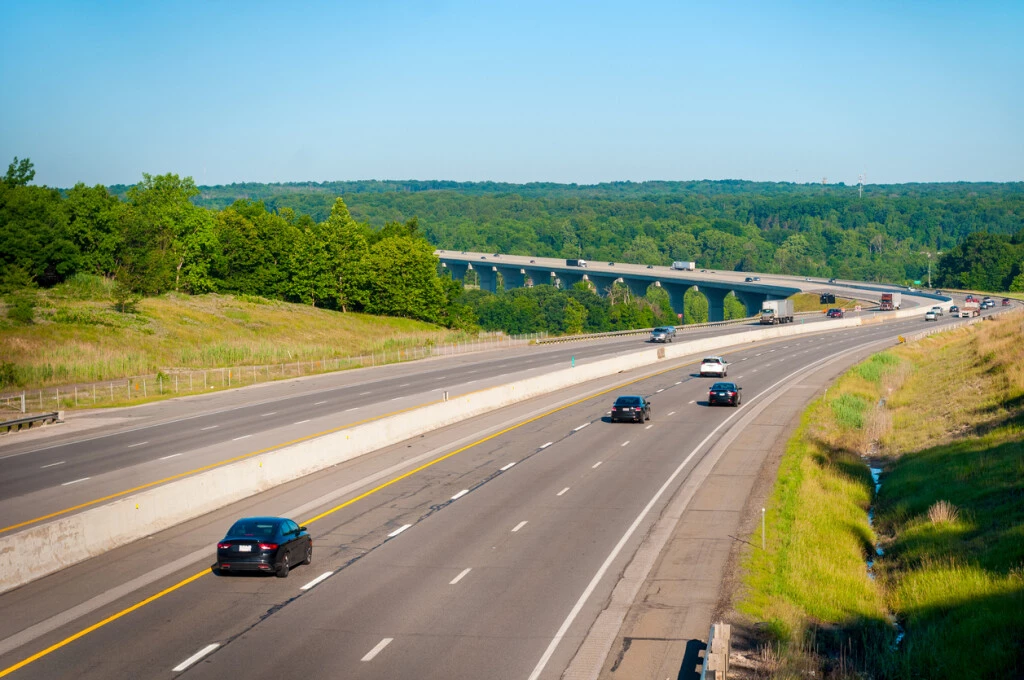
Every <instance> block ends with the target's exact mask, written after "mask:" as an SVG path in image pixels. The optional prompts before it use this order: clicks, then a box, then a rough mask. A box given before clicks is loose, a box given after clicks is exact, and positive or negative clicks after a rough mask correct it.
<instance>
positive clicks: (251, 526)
mask: <svg viewBox="0 0 1024 680" xmlns="http://www.w3.org/2000/svg"><path fill="white" fill-rule="evenodd" d="M276 531H277V524H276V523H275V522H268V521H259V522H257V521H253V520H248V521H246V520H243V521H241V522H235V524H234V526H232V527H231V529H230V530H229V531H228V536H236V537H239V538H269V537H271V536H273V535H274V534H275V533H276Z"/></svg>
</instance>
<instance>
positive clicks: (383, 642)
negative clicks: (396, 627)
mask: <svg viewBox="0 0 1024 680" xmlns="http://www.w3.org/2000/svg"><path fill="white" fill-rule="evenodd" d="M394 639H395V638H384V639H383V640H381V641H380V642H378V643H377V646H376V647H374V648H373V649H371V650H370V651H368V652H367V653H366V656H364V657H363V658H362V659H361V660H362V661H372V660H373V657H375V656H377V655H378V654H380V653H381V650H383V649H384V648H385V647H387V646H388V645H390V644H391V641H392V640H394Z"/></svg>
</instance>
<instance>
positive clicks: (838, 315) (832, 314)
mask: <svg viewBox="0 0 1024 680" xmlns="http://www.w3.org/2000/svg"><path fill="white" fill-rule="evenodd" d="M843 316H844V313H843V310H842V309H840V308H839V307H833V308H832V309H830V310H828V318H830V319H842V318H843Z"/></svg>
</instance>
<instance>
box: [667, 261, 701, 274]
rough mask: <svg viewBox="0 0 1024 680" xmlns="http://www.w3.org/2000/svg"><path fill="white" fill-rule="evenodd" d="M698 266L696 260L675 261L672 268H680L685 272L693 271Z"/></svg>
mask: <svg viewBox="0 0 1024 680" xmlns="http://www.w3.org/2000/svg"><path fill="white" fill-rule="evenodd" d="M696 268H697V263H696V262H673V263H672V269H680V270H682V271H684V272H692V271H693V270H694V269H696Z"/></svg>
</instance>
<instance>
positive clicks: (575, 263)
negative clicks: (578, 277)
mask: <svg viewBox="0 0 1024 680" xmlns="http://www.w3.org/2000/svg"><path fill="white" fill-rule="evenodd" d="M565 266H566V267H586V266H587V261H586V260H566V261H565Z"/></svg>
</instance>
